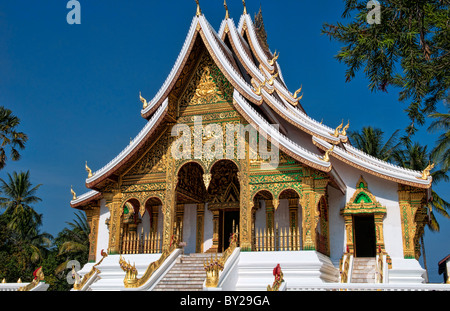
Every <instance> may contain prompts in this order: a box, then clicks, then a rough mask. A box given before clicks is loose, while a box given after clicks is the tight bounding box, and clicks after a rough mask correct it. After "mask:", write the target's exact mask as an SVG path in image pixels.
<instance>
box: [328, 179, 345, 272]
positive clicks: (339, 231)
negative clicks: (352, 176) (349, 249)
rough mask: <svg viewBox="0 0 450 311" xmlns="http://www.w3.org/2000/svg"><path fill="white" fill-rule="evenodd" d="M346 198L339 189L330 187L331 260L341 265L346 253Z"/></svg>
mask: <svg viewBox="0 0 450 311" xmlns="http://www.w3.org/2000/svg"><path fill="white" fill-rule="evenodd" d="M345 201H346V196H345V195H344V194H343V193H342V192H341V191H340V190H338V189H336V188H334V187H331V186H328V219H329V229H328V230H329V233H330V258H331V261H332V262H333V263H334V264H335V265H336V263H337V264H339V259H341V257H342V255H343V253H344V251H345V241H346V240H345V238H346V237H345V222H344V217H342V216H341V214H340V211H341V208H343V207H344V206H345Z"/></svg>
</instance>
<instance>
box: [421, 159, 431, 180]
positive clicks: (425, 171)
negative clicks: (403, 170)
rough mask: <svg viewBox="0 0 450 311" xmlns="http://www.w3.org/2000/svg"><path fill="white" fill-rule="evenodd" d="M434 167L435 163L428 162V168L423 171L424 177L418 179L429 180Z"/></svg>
mask: <svg viewBox="0 0 450 311" xmlns="http://www.w3.org/2000/svg"><path fill="white" fill-rule="evenodd" d="M434 165H435V164H434V163H430V162H428V166H427V167H426V168H425V169H424V170H423V172H422V176H421V177H417V178H419V179H423V180H427V179H428V177H430V171H431V170H432V169H433V168H434Z"/></svg>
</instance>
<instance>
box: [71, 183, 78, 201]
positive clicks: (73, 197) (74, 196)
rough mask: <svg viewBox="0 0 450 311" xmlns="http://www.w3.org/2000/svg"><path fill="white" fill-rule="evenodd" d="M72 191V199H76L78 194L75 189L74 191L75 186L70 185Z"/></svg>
mask: <svg viewBox="0 0 450 311" xmlns="http://www.w3.org/2000/svg"><path fill="white" fill-rule="evenodd" d="M70 192H71V193H72V200H76V199H77V194H76V193H75V191H73V186H70Z"/></svg>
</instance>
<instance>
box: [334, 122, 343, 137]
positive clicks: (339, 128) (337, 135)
mask: <svg viewBox="0 0 450 311" xmlns="http://www.w3.org/2000/svg"><path fill="white" fill-rule="evenodd" d="M343 126H344V120H342V123H341V124H340V125H339V126H338V127H337V128H336V129H335V130H334V134H333V136H334V137H339V131H340V130H341V128H342V127H343Z"/></svg>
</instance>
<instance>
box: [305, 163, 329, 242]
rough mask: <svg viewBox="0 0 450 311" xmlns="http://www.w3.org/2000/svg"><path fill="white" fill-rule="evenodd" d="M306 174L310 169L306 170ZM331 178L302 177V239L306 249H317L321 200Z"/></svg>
mask: <svg viewBox="0 0 450 311" xmlns="http://www.w3.org/2000/svg"><path fill="white" fill-rule="evenodd" d="M305 173H306V174H305V175H307V174H308V171H307V170H305ZM328 182H329V179H326V178H323V179H314V178H313V177H312V176H311V175H310V176H305V177H303V178H302V197H301V199H300V202H301V205H302V216H303V217H302V227H303V231H302V240H303V249H304V250H316V249H317V247H316V228H317V225H318V223H319V216H320V213H319V202H320V199H321V198H322V196H324V195H325V193H326V189H327V185H328Z"/></svg>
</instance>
